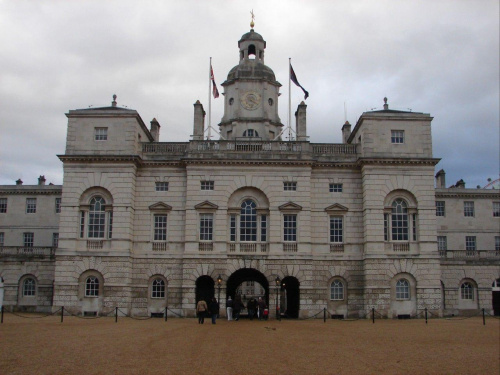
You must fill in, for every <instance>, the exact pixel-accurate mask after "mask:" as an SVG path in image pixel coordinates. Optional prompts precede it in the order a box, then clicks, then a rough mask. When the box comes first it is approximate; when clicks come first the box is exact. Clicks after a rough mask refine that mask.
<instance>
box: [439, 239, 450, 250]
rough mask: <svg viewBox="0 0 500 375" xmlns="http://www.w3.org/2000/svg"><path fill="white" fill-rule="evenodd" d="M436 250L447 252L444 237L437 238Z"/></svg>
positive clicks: (446, 243) (446, 242)
mask: <svg viewBox="0 0 500 375" xmlns="http://www.w3.org/2000/svg"><path fill="white" fill-rule="evenodd" d="M438 250H439V251H446V250H448V241H447V239H446V236H438Z"/></svg>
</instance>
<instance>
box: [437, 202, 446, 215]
mask: <svg viewBox="0 0 500 375" xmlns="http://www.w3.org/2000/svg"><path fill="white" fill-rule="evenodd" d="M436 216H445V202H444V201H436Z"/></svg>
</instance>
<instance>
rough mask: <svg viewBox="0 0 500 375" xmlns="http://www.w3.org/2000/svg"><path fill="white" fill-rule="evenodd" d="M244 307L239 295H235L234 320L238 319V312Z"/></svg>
mask: <svg viewBox="0 0 500 375" xmlns="http://www.w3.org/2000/svg"><path fill="white" fill-rule="evenodd" d="M244 308H245V304H244V303H243V301H242V300H241V296H240V295H237V296H236V299H235V300H234V317H235V320H236V321H238V320H240V313H241V310H243V309H244Z"/></svg>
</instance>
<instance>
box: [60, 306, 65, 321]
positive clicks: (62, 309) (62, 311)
mask: <svg viewBox="0 0 500 375" xmlns="http://www.w3.org/2000/svg"><path fill="white" fill-rule="evenodd" d="M63 319H64V306H63V307H61V323H62V322H63Z"/></svg>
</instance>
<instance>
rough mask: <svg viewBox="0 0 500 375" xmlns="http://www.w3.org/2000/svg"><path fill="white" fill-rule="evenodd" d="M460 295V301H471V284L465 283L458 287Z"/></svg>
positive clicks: (472, 291)
mask: <svg viewBox="0 0 500 375" xmlns="http://www.w3.org/2000/svg"><path fill="white" fill-rule="evenodd" d="M460 294H461V297H462V299H468V300H473V299H474V287H473V286H472V284H471V283H468V282H465V283H463V284H462V286H461V287H460Z"/></svg>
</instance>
